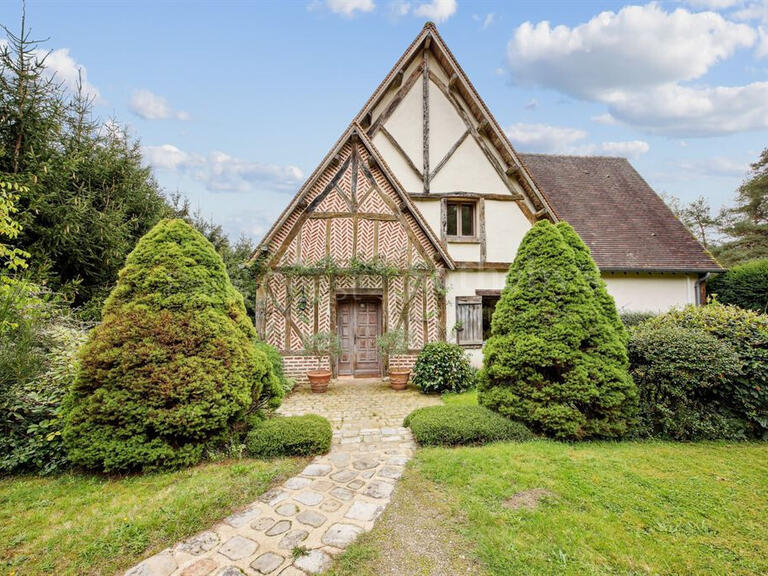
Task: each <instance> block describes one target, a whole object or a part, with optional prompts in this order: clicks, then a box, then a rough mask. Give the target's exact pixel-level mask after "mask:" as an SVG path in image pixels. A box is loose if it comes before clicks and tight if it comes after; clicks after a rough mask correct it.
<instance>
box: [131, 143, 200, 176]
mask: <svg viewBox="0 0 768 576" xmlns="http://www.w3.org/2000/svg"><path fill="white" fill-rule="evenodd" d="M142 153H143V155H144V160H146V161H147V163H148V164H149V165H150V166H153V167H155V168H159V169H164V170H177V169H179V168H189V167H191V166H197V165H199V164H200V162H201V161H202V160H201V159H195V158H193V157H192V156H190V155H189V154H187V153H186V152H183V151H182V150H180V149H179V148H177V147H176V146H174V145H172V144H163V145H161V146H144V147H143V149H142Z"/></svg>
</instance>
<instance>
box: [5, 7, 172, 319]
mask: <svg viewBox="0 0 768 576" xmlns="http://www.w3.org/2000/svg"><path fill="white" fill-rule="evenodd" d="M5 32H6V36H7V43H6V44H5V45H4V46H3V47H2V49H0V173H5V174H6V176H5V177H0V180H12V181H13V182H15V183H17V184H19V185H24V186H25V188H24V190H23V192H20V193H19V199H18V210H19V212H18V221H19V224H20V225H21V226H22V228H23V230H22V231H21V232H20V233H19V235H18V238H17V239H16V244H17V247H18V248H19V249H21V250H25V251H26V252H28V253H29V254H30V255H31V261H30V269H31V270H30V271H31V273H32V275H33V279H34V280H37V281H38V282H41V283H42V282H44V283H45V284H46V285H48V286H49V287H50V288H52V289H53V290H57V291H59V290H61V291H66V292H67V293H68V294H69V295H70V296H71V297H72V299H73V301H74V302H75V304H77V305H80V304H83V303H85V302H87V301H88V300H89V299H91V298H93V297H98V296H103V295H105V294H106V293H107V292H108V290H109V288H110V287H111V285H112V284H113V283H114V281H115V279H116V277H117V272H118V270H119V269H120V267H121V266H122V264H123V262H124V261H125V257H126V255H127V254H128V253H129V252H130V251H131V249H132V248H133V247H134V245H135V244H136V242H137V241H138V239H139V238H140V237H141V236H142V235H143V234H145V233H146V232H147V231H148V230H149V229H150V228H151V227H152V226H153V225H154V224H155V223H156V222H157V221H158V220H159V219H160V218H161V217H163V216H164V215H165V214H166V213H167V210H168V208H167V206H166V203H165V199H164V197H163V195H162V194H161V192H160V190H159V187H158V185H157V183H156V182H155V180H154V178H153V177H152V174H151V172H150V169H149V168H148V167H145V166H142V158H141V154H140V149H139V144H138V142H136V141H134V140H132V139H131V138H129V137H128V135H127V134H126V133H125V132H124V131H122V130H120V129H119V128H116V127H114V125H113V124H112V123H108V124H107V125H103V124H102V123H100V122H97V121H96V120H94V119H93V118H92V117H91V114H92V97H90V96H89V95H88V93H87V91H86V90H85V89H84V87H83V86H82V84H81V85H80V86H79V89H78V90H76V91H75V92H74V93H72V92H71V91H69V90H67V89H66V88H65V87H64V86H63V85H62V84H61V83H60V82H59V81H58V79H57V78H56V76H55V75H53V74H52V73H50V70H49V69H48V68H47V64H46V58H47V53H46V51H45V50H44V48H43V46H42V43H41V42H40V41H37V40H34V39H33V38H32V36H31V34H30V31H29V29H28V27H27V25H26V21H25V19H24V18H23V19H22V23H21V30H20V32H19V33H18V34H17V33H14V32H12V31H10V30H8V29H6V30H5Z"/></svg>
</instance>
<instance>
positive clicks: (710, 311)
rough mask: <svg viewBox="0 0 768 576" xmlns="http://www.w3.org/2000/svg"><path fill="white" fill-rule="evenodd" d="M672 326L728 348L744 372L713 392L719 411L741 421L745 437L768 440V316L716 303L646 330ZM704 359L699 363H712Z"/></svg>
mask: <svg viewBox="0 0 768 576" xmlns="http://www.w3.org/2000/svg"><path fill="white" fill-rule="evenodd" d="M663 326H672V327H679V328H685V329H694V330H701V331H704V332H707V333H709V334H710V335H712V336H713V337H715V338H717V339H718V340H720V341H721V342H724V343H726V344H728V345H729V346H730V348H731V350H733V351H734V352H735V353H736V354H737V355H738V359H739V362H740V363H741V368H740V370H739V371H738V373H737V374H735V375H731V377H729V378H728V379H727V382H726V384H725V385H722V386H719V387H717V388H714V389H712V390H711V391H710V392H711V393H712V394H713V395H716V397H717V401H718V406H717V407H714V406H713V407H712V410H718V411H719V412H720V413H721V414H723V415H724V416H725V417H727V418H729V419H730V420H732V421H733V420H738V421H740V427H741V429H742V432H741V434H742V435H744V436H748V437H753V438H767V437H768V316H766V315H765V314H757V313H756V312H753V311H751V310H744V309H743V308H739V307H737V306H728V305H724V304H720V303H718V302H712V303H710V304H707V305H706V306H687V307H686V308H683V309H682V310H672V311H670V312H667V313H666V314H662V315H660V316H657V317H655V318H652V319H650V320H648V321H647V322H645V323H644V324H643V328H645V327H649V329H650V328H658V327H663ZM708 361H709V360H708V359H707V357H706V356H704V355H702V356H701V357H700V359H699V362H708Z"/></svg>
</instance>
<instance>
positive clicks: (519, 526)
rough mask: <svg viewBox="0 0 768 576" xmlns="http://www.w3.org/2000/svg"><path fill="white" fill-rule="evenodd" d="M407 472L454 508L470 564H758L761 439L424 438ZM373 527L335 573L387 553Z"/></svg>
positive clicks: (651, 570)
mask: <svg viewBox="0 0 768 576" xmlns="http://www.w3.org/2000/svg"><path fill="white" fill-rule="evenodd" d="M408 476H409V478H410V481H411V482H420V483H423V484H424V485H425V486H436V487H437V490H438V491H439V492H440V493H442V494H444V495H445V500H446V502H449V503H451V506H452V507H453V511H452V515H453V516H455V517H457V518H463V519H464V521H463V522H461V523H460V524H458V525H454V527H453V528H452V529H453V531H454V534H455V536H456V540H458V541H465V542H466V543H467V544H466V553H467V554H469V555H471V556H472V557H473V558H475V559H476V560H478V561H479V564H480V566H478V569H477V570H476V571H475V572H473V573H477V574H480V573H483V572H485V573H488V574H494V575H507V574H516V575H517V574H520V575H524V574H532V575H542V574H553V575H554V574H557V575H560V574H565V575H582V574H588V575H598V574H599V575H603V574H605V575H609V574H610V575H614V574H627V575H630V574H631V575H640V574H643V575H645V574H665V575H666V574H670V575H672V574H674V575H681V576H682V575H689V574H723V575H725V574H737V575H747V574H750V575H752V574H754V575H757V574H768V515H766V513H765V511H766V510H768V444H765V443H762V444H757V443H753V444H749V443H744V444H720V443H699V444H679V443H678V444H676V443H668V442H622V443H607V442H605V443H582V444H576V445H569V444H565V443H557V442H550V441H546V440H538V441H533V442H528V443H524V444H494V445H489V446H484V447H477V448H456V449H447V448H428V449H421V450H419V451H417V453H416V456H415V457H414V460H413V461H412V463H411V464H410V466H409V470H408ZM536 488H543V489H545V490H548V491H549V492H551V493H552V496H551V497H548V498H546V499H544V500H543V501H541V502H540V503H539V505H538V507H536V508H535V509H533V510H526V509H510V508H507V507H505V506H504V502H505V501H506V500H508V499H509V498H510V497H512V496H513V495H514V494H516V493H518V492H523V491H526V490H532V489H536ZM400 497H401V496H400V495H399V493H396V495H395V500H394V502H395V503H396V501H397V500H398V498H400ZM388 513H389V511H387V512H385V515H384V518H385V519H386V518H387V514H388ZM389 529H390V530H393V527H391V526H390V527H389ZM404 529H405V530H407V526H404ZM376 530H378V526H377V527H376V528H374V533H373V534H372V535H371V537H370V538H368V539H366V545H367V548H366V550H364V552H365V555H363V557H362V558H360V559H358V560H357V561H355V562H353V561H351V560H352V559H353V558H348V557H347V556H346V554H345V560H342V561H341V562H339V564H338V565H337V566H338V568H337V572H336V574H339V575H344V574H349V575H352V574H357V575H360V574H367V573H368V572H369V571H367V567H369V566H370V565H372V563H373V562H375V559H376V558H379V559H381V558H386V557H387V555H388V554H392V551H391V550H389V549H388V542H386V541H384V540H377V538H376ZM394 530H396V528H394ZM443 540H444V542H443V546H444V548H445V549H446V550H450V549H451V548H453V547H454V546H456V544H455V543H454V542H455V541H456V540H454V539H453V538H452V537H451V536H450V534H449V535H448V536H444V537H443ZM357 552H358V551H357V549H356V548H355V547H354V546H353V547H352V548H351V549H350V551H349V554H350V555H352V556H354V555H355V554H356V553H357ZM371 559H374V560H371ZM379 561H380V560H379ZM347 567H349V568H350V569H348V570H347ZM372 573H375V572H372Z"/></svg>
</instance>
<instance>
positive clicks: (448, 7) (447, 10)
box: [413, 0, 458, 22]
mask: <svg viewBox="0 0 768 576" xmlns="http://www.w3.org/2000/svg"><path fill="white" fill-rule="evenodd" d="M457 7H458V5H457V4H456V0H431V2H426V3H424V4H419V5H418V6H416V7H415V8H414V9H413V15H414V16H419V17H420V18H427V19H428V20H434V21H435V22H445V21H446V20H448V18H450V17H451V16H453V15H454V14H455V13H456V8H457Z"/></svg>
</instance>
